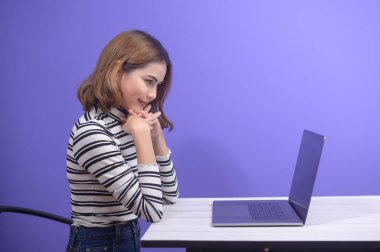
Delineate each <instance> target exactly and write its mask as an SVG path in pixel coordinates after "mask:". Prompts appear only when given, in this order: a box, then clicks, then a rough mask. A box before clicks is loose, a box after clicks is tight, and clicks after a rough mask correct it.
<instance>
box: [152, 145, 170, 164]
mask: <svg viewBox="0 0 380 252" xmlns="http://www.w3.org/2000/svg"><path fill="white" fill-rule="evenodd" d="M171 154H172V152H171V151H170V149H169V148H168V154H166V155H163V156H156V161H157V162H165V161H168V160H169V159H170V155H171Z"/></svg>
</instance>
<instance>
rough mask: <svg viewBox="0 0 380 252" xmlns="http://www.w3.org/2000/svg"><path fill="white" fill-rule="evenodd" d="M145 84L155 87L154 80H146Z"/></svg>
mask: <svg viewBox="0 0 380 252" xmlns="http://www.w3.org/2000/svg"><path fill="white" fill-rule="evenodd" d="M145 83H146V84H148V85H153V81H152V80H145Z"/></svg>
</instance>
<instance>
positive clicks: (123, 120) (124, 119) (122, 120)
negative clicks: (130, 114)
mask: <svg viewBox="0 0 380 252" xmlns="http://www.w3.org/2000/svg"><path fill="white" fill-rule="evenodd" d="M119 119H120V122H122V123H125V122H126V121H127V118H126V117H124V116H122V117H120V118H119Z"/></svg>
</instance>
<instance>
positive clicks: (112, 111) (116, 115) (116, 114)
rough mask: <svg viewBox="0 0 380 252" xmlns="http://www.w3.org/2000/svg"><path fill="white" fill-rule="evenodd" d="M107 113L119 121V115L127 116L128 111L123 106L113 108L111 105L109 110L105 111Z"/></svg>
mask: <svg viewBox="0 0 380 252" xmlns="http://www.w3.org/2000/svg"><path fill="white" fill-rule="evenodd" d="M107 114H108V115H109V116H110V117H112V118H114V119H115V120H117V121H120V117H127V116H128V112H127V111H126V110H125V109H123V108H114V107H112V108H111V109H110V111H108V112H107Z"/></svg>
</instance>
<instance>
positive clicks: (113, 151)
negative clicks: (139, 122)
mask: <svg viewBox="0 0 380 252" xmlns="http://www.w3.org/2000/svg"><path fill="white" fill-rule="evenodd" d="M148 129H149V128H148ZM135 130H136V132H135V134H136V140H137V145H136V149H141V148H142V149H143V151H142V152H141V151H140V153H138V154H137V155H138V156H139V157H138V159H140V162H142V163H140V164H139V165H138V167H137V168H138V175H137V176H135V174H134V172H133V171H132V169H131V167H129V166H128V165H127V164H126V163H125V160H124V157H123V156H122V154H121V151H120V149H119V147H118V145H117V143H116V142H115V140H114V139H113V138H112V136H111V134H110V133H109V132H107V130H106V129H105V127H104V126H102V125H99V124H97V123H94V122H87V123H85V124H82V125H79V126H78V127H77V129H76V130H74V131H73V134H72V146H73V147H72V149H73V155H74V157H75V159H76V161H77V162H78V164H79V165H80V166H82V167H83V168H84V169H85V170H87V171H88V172H90V173H92V174H93V175H94V177H95V178H96V179H97V180H98V181H99V182H100V183H101V184H102V185H103V186H104V187H105V188H106V189H107V190H108V191H109V192H110V193H112V195H113V196H114V197H115V199H116V200H117V201H119V202H121V203H122V204H123V205H124V206H125V207H126V208H127V209H128V210H130V211H132V212H133V213H134V214H135V215H137V216H139V217H141V218H143V219H145V220H147V221H149V222H157V221H159V220H161V219H162V204H163V203H162V201H163V199H162V188H161V178H160V173H159V167H158V165H157V164H156V160H155V156H154V151H153V147H152V143H151V139H150V135H149V134H140V133H143V132H144V127H141V128H140V127H137V128H136V129H135ZM148 133H149V131H148ZM147 139H148V140H147ZM149 141H150V146H151V147H150V149H149V148H143V145H144V144H146V143H149Z"/></svg>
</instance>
